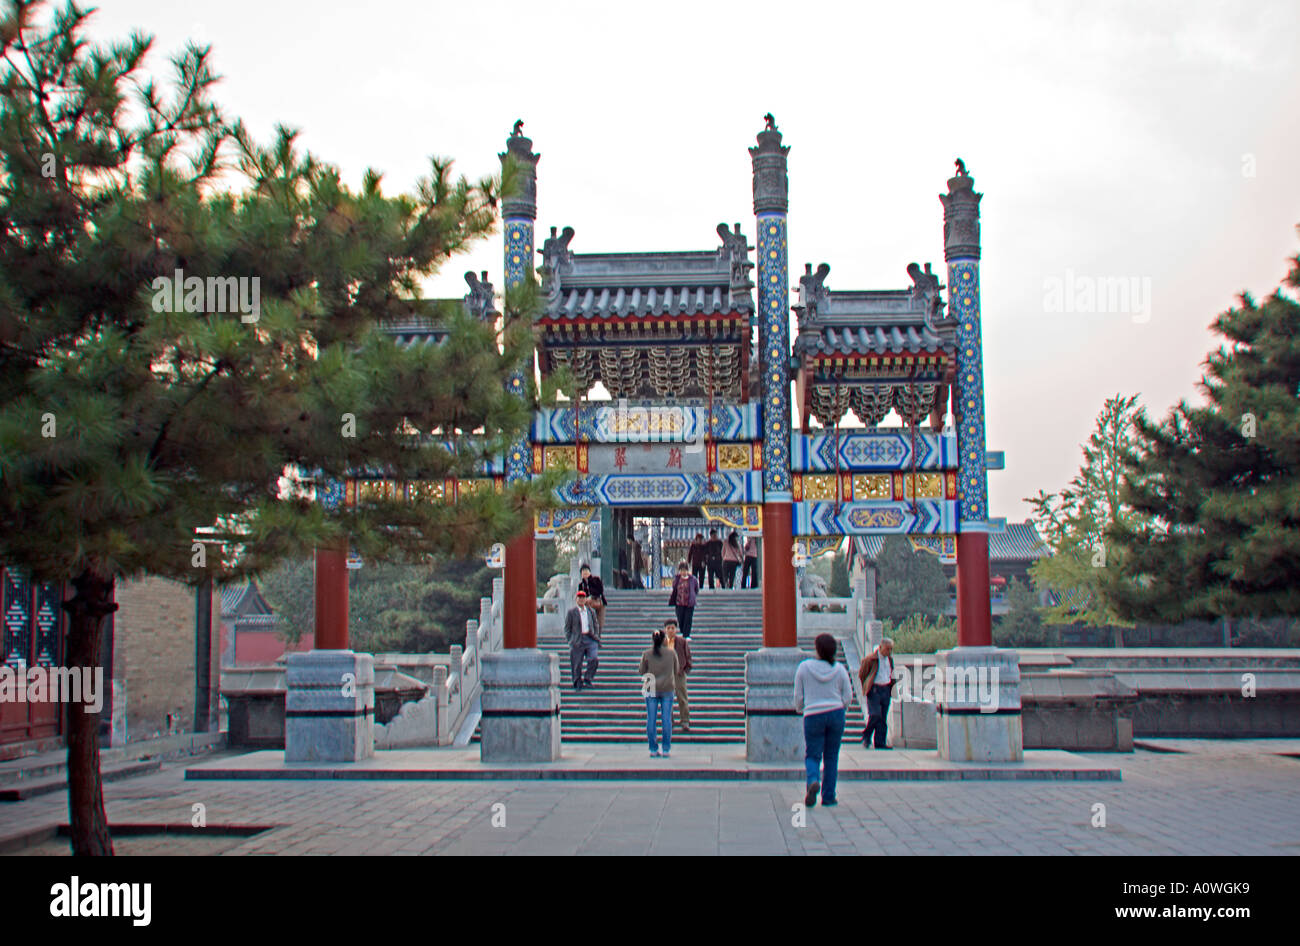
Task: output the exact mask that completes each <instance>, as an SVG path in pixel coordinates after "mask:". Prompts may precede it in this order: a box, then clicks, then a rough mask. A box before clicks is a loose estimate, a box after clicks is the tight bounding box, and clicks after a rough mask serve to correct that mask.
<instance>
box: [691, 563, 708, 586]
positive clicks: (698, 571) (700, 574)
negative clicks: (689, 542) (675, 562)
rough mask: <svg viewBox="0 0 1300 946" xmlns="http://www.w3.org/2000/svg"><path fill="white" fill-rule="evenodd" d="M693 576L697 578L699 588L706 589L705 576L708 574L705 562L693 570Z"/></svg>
mask: <svg viewBox="0 0 1300 946" xmlns="http://www.w3.org/2000/svg"><path fill="white" fill-rule="evenodd" d="M691 574H692V575H694V576H695V581H696V582H697V583H698V584H699V586H700V587H701V588H703V587H704V577H705V574H706V570H705V568H704V563H703V562H700V564H698V565H696V566H695V568H693V569H692V570H691Z"/></svg>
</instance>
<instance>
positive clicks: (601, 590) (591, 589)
mask: <svg viewBox="0 0 1300 946" xmlns="http://www.w3.org/2000/svg"><path fill="white" fill-rule="evenodd" d="M578 577H579V580H578V590H579V591H585V592H586V593H587V598H588V600H589V601H590V602H591V606H592V607H593V608H594V609H595V610H596V621H597V622H598V623H599V624H600V626H601V627H604V626H605V605H606V604H608V603H609V602H608V601H606V600H605V585H604V583H603V582H602V581H601V580H600V579H599V578H597V577H596V576H595V575H593V574H592V573H591V566H590V565H588V564H587V563H586V562H583V563H582V566H581V567H580V568H579V569H578Z"/></svg>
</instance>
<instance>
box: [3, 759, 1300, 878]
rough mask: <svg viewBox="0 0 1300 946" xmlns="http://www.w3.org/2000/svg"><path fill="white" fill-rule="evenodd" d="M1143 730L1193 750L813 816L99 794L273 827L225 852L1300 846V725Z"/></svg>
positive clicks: (895, 785)
mask: <svg viewBox="0 0 1300 946" xmlns="http://www.w3.org/2000/svg"><path fill="white" fill-rule="evenodd" d="M1148 744H1150V745H1157V746H1160V747H1162V748H1177V749H1179V750H1181V751H1179V752H1154V751H1146V750H1139V751H1138V752H1136V753H1134V754H1132V755H1127V754H1097V755H1093V756H1084V757H1083V758H1086V759H1089V760H1091V761H1092V762H1094V763H1097V764H1100V765H1105V766H1115V765H1118V767H1119V768H1120V769H1121V770H1122V773H1123V778H1122V781H1095V782H1079V781H1050V782H1032V781H1030V782H989V781H963V782H953V781H946V782H945V781H937V782H907V781H847V782H844V783H842V784H841V788H840V792H839V795H840V805H839V806H838V807H837V808H834V809H829V810H828V809H823V808H820V807H818V808H814V809H812V810H811V811H809V812H807V819H806V824H805V825H804V826H802V827H796V826H795V825H794V824H793V821H794V818H795V815H794V812H793V811H792V806H793V805H795V804H797V803H799V802H800V801H801V800H802V798H801V796H802V787H801V786H800V785H798V784H797V783H796V784H786V783H780V782H761V781H759V782H754V781H749V782H721V781H713V782H710V781H703V780H700V781H686V782H680V781H679V782H663V781H661V782H644V781H641V782H633V781H540V782H539V781H531V782H523V781H486V782H485V781H472V782H471V781H406V782H403V781H333V780H332V781H279V780H276V781H192V780H191V781H186V780H185V777H184V767H183V766H180V765H169V766H166V767H165V768H164V769H163V770H162V771H161V772H159V773H157V774H153V775H148V776H142V777H138V778H133V779H129V780H125V781H121V782H114V783H110V784H108V785H106V786H105V796H106V798H107V803H108V813H109V817H110V819H111V820H112V821H114V822H117V823H130V824H148V823H153V824H174V825H186V826H187V825H189V823H190V821H191V818H192V817H193V805H194V804H196V803H201V804H203V805H204V806H205V808H206V816H207V823H208V825H209V826H210V827H214V828H215V827H217V826H223V825H269V826H274V827H272V828H271V829H270V830H267V831H265V832H263V833H261V834H259V835H256V836H254V837H251V838H246V839H239V838H232V839H230V840H231V841H232V842H233V843H232V844H231V845H230V846H229V847H225V848H224V852H225V853H230V854H828V853H829V854H883V853H890V854H1118V855H1142V854H1159V855H1195V854H1202V855H1206V854H1209V855H1215V854H1275V855H1294V854H1300V757H1297V756H1300V740H1249V741H1236V742H1227V741H1197V740H1150V741H1148ZM1283 753H1292V754H1293V755H1290V756H1288V755H1285V754H1283ZM234 758H237V757H236V756H233V755H232V756H229V757H227V761H228V760H231V759H234ZM1098 803H1100V804H1103V805H1105V806H1106V826H1105V827H1104V828H1097V827H1092V826H1091V821H1092V819H1093V817H1094V815H1093V806H1095V805H1097V804H1098ZM494 806H504V808H500V807H497V808H496V809H495V812H496V815H497V820H498V821H500V819H501V817H502V816H504V821H505V823H504V825H501V826H494V825H493V818H494ZM66 816H67V811H66V801H65V798H64V796H62V795H61V794H50V795H46V796H42V797H40V798H36V799H33V800H31V801H24V802H17V803H11V804H6V805H2V806H0V847H2V846H3V845H4V844H5V842H6V840H7V839H13V838H14V837H16V836H18V835H22V834H23V833H25V832H28V831H30V830H31V829H34V828H38V827H40V826H42V825H51V824H55V823H58V822H61V821H65V820H66ZM197 841H198V839H197V838H187V837H186V836H184V835H177V836H159V837H156V838H155V839H154V840H153V841H152V842H150V843H142V842H141V841H134V842H133V843H132V844H131V845H130V846H129V848H130V849H131V850H135V851H138V852H148V853H160V852H167V851H171V852H173V853H187V852H189V851H190V850H191V849H192V850H193V851H194V853H200V848H199V847H195V846H194V845H195V843H196V842H197ZM123 847H124V849H126V848H127V847H128V846H127V845H124V846H123ZM212 847H213V846H212V845H209V846H208V850H211V849H212ZM223 847H224V846H223ZM15 853H16V852H15Z"/></svg>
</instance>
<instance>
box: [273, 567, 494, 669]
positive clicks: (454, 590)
mask: <svg viewBox="0 0 1300 946" xmlns="http://www.w3.org/2000/svg"><path fill="white" fill-rule="evenodd" d="M498 574H499V573H498V572H496V571H494V570H492V569H489V568H488V567H487V566H486V564H485V563H484V561H483V559H478V558H474V559H460V560H447V561H438V562H436V563H433V564H414V565H411V564H402V563H385V562H373V563H372V562H366V563H364V564H363V565H362V567H361V568H358V569H354V570H350V571H349V572H348V630H349V636H350V639H351V643H352V646H353V648H354V649H356V650H359V651H368V652H372V653H383V652H398V653H407V654H427V653H446V652H447V649H448V647H450V646H451V645H452V644H464V642H465V622H466V621H468V620H470V619H472V618H473V619H477V618H478V616H479V602H480V599H481V598H487V597H491V595H492V579H493V578H494V577H496V576H497V575H498ZM258 584H259V587H260V588H261V589H262V594H263V595H264V596H265V597H266V600H267V602H268V603H269V604H270V605H271V606H272V607H273V608H275V612H276V618H277V630H278V631H279V633H280V636H281V637H283V638H284V639H285V640H286V641H288V642H291V643H294V642H297V641H299V640H301V639H302V637H303V635H304V634H309V633H311V632H312V631H313V630H314V620H315V600H314V592H313V584H312V562H311V560H310V559H298V560H291V561H286V562H283V563H281V564H280V565H278V566H277V567H275V568H273V569H271V570H270V571H268V572H266V573H265V574H264V575H263V576H262V577H261V578H260V579H259V580H258Z"/></svg>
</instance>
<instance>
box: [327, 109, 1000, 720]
mask: <svg viewBox="0 0 1300 946" xmlns="http://www.w3.org/2000/svg"><path fill="white" fill-rule="evenodd" d="M532 145H533V143H532V141H531V140H530V139H529V138H526V137H524V135H523V133H522V128H521V127H520V126H519V125H516V128H515V131H514V133H513V134H512V135H511V136H510V138H509V139H508V141H507V147H506V152H504V153H503V154H502V155H501V158H502V160H503V161H506V160H507V159H508V158H510V159H513V160H514V161H515V162H516V163H517V165H518V167H519V168H521V169H522V177H523V187H522V188H521V190H520V192H519V193H518V194H517V195H516V196H514V197H512V198H509V199H507V200H506V201H505V202H504V206H503V236H504V263H505V266H504V272H505V284H506V287H507V288H509V287H511V286H513V285H515V284H516V283H518V282H520V281H521V280H523V279H524V278H525V277H526V274H527V273H528V271H529V268H530V267H531V266H532V265H533V260H534V257H535V256H538V255H540V267H539V269H540V274H541V277H542V285H543V289H544V292H545V308H544V311H543V312H542V313H541V314H540V316H539V317H538V319H537V322H536V325H535V336H536V340H537V363H536V365H535V368H536V369H537V370H538V371H539V372H540V373H541V375H542V376H543V377H546V376H548V375H550V374H552V373H553V372H555V371H556V370H557V369H560V368H563V369H564V370H565V371H566V373H567V374H568V376H569V377H570V378H571V379H572V382H571V384H570V385H569V389H568V390H566V391H565V392H564V393H565V394H566V395H567V396H568V398H569V399H570V400H569V402H568V403H567V404H564V405H562V406H557V407H554V408H547V409H543V410H540V411H539V412H537V414H536V415H535V416H534V419H533V423H532V425H531V429H530V431H529V433H528V434H527V435H526V436H525V437H523V438H521V440H520V441H519V442H518V443H516V444H515V445H514V447H512V448H511V449H510V450H508V451H507V453H506V455H505V456H504V457H502V458H500V460H499V461H498V462H495V463H493V464H491V465H490V468H488V469H485V471H484V474H485V477H491V478H493V479H496V480H498V481H500V482H509V481H512V480H515V479H518V478H525V477H530V476H534V475H536V474H538V473H540V472H542V471H544V470H546V469H548V468H550V467H553V466H558V465H562V466H564V467H566V468H568V469H571V470H576V471H577V473H578V476H577V477H576V478H575V479H573V480H572V481H570V482H569V483H568V484H567V485H565V486H564V487H562V488H561V490H560V492H559V495H558V499H559V500H560V502H561V503H562V505H563V508H562V509H561V510H559V511H558V512H555V513H551V514H547V515H546V516H545V517H542V518H540V519H539V520H538V522H537V523H536V524H535V528H534V530H531V531H530V532H528V533H526V534H524V535H520V536H518V537H516V538H515V539H514V540H512V541H511V542H509V543H508V544H507V545H506V554H505V575H504V577H505V582H504V585H505V604H504V611H505V622H504V624H505V626H504V642H505V649H506V651H507V652H512V651H519V652H522V651H531V652H535V649H536V647H537V610H536V608H537V601H536V547H535V542H536V541H537V538H538V537H539V536H541V537H545V536H547V535H550V534H552V533H554V532H555V531H556V530H558V529H563V528H564V527H566V526H567V525H570V524H572V523H574V522H579V521H585V522H590V523H592V524H593V525H594V524H595V523H596V522H597V521H602V520H604V521H602V529H601V535H602V537H604V538H605V541H606V543H608V541H609V535H610V530H609V525H608V517H609V515H610V510H617V509H619V508H620V507H626V508H642V509H644V508H648V507H649V508H655V509H663V510H664V514H665V515H673V514H674V511H675V510H681V509H682V508H683V507H687V508H692V509H700V510H702V511H703V513H704V515H705V516H707V517H708V518H710V519H716V520H717V521H718V522H719V523H722V524H725V525H729V526H730V527H733V528H737V529H739V530H740V531H743V532H746V533H749V534H754V535H761V536H762V564H761V569H762V573H763V575H764V580H763V582H762V588H763V592H762V596H763V645H764V648H793V647H794V646H795V645H796V640H797V636H796V635H797V615H796V589H795V566H794V562H793V560H792V554H793V553H794V552H795V550H796V548H797V543H796V540H799V543H801V544H802V547H803V548H804V550H805V551H806V550H808V549H810V548H811V549H815V548H816V547H819V546H821V547H824V546H825V544H826V543H828V542H832V541H836V540H838V539H839V538H840V537H843V536H846V535H848V536H862V535H888V534H901V535H910V536H916V537H922V536H923V537H926V538H927V539H928V540H930V541H933V542H936V543H937V544H938V546H939V547H941V548H955V552H956V559H957V572H958V608H957V610H958V645H959V650H961V649H964V648H979V649H985V648H990V647H991V643H992V635H991V624H992V622H991V616H990V608H989V566H988V536H987V533H988V531H989V528H990V526H989V519H988V502H987V495H988V492H987V469H988V468H989V467H990V466H991V465H993V464H992V462H991V460H990V455H989V454H988V453H987V452H986V447H985V426H984V393H983V352H982V332H981V324H980V289H979V261H980V241H979V204H980V200H981V197H982V195H981V194H978V193H976V192H975V190H974V179H973V178H972V177H970V176H969V174H968V173H967V171H966V169H965V166H964V165H963V164H962V162H960V161H958V162H957V172H956V174H955V175H954V176H953V177H951V178H949V179H948V181H947V192H946V193H943V194H941V195H940V200H941V202H942V205H943V210H944V215H943V234H944V257H945V261H946V263H947V285H946V286H945V285H943V284H941V282H940V279H939V276H938V274H936V273H933V272H932V271H931V265H930V264H929V263H927V264H925V265H924V267H922V266H921V265H919V264H917V263H911V264H910V265H907V266H906V267H905V272H906V273H907V275H908V277H909V280H910V285H907V286H905V287H904V288H898V289H886V290H866V291H862V290H835V289H831V288H830V287H829V286H828V283H827V279H828V276H829V273H830V267H829V266H828V265H827V264H825V263H823V264H821V265H820V266H818V267H817V269H816V270H814V269H813V267H812V266H811V265H807V266H805V271H804V273H803V275H802V276H801V277H800V279H799V283H798V287H797V293H798V301H797V304H796V305H795V306H794V307H793V311H794V313H795V314H796V316H797V334H796V337H795V338H794V339H793V343H792V339H791V338H790V329H789V325H790V318H789V315H790V312H791V306H790V274H789V259H788V256H789V254H788V223H789V205H788V196H787V195H788V166H787V159H788V152H789V147H788V146H785V145H783V144H782V135H781V132H780V131H779V130H778V129H777V127H776V124H775V121H774V120H772V119H771V117H770V116H769V117H768V122H767V126H766V127H765V128H764V129H763V130H762V131H761V132H759V134H758V136H757V143H756V145H755V146H753V147H751V148H750V149H749V152H750V157H751V170H752V183H753V211H754V216H755V228H756V229H755V232H756V239H755V240H754V243H753V244H752V245H751V244H750V242H749V239H748V237H747V236H746V235H745V234H744V232H743V229H742V227H741V225H740V224H739V223H736V224H732V225H730V226H729V225H726V224H719V225H718V226H717V228H716V238H715V242H714V245H713V246H712V247H710V248H706V249H702V250H687V251H667V252H653V253H645V252H635V253H628V252H602V253H580V252H576V251H575V250H574V248H573V243H574V240H575V237H576V233H575V231H574V230H573V228H571V227H564V228H563V229H560V228H558V227H551V228H550V231H549V236H548V237H547V238H546V239H544V240H543V242H542V246H541V249H540V251H538V250H537V247H536V240H535V237H536V234H535V225H536V218H537V166H538V162H539V159H540V155H538V154H537V153H535V152H534V151H533V146H532ZM900 269H904V267H903V266H902V265H901V263H900ZM468 278H469V281H470V293H469V295H467V296H466V305H467V306H468V307H469V308H470V310H471V311H475V312H478V313H479V314H480V315H482V316H483V317H490V316H492V315H494V314H495V310H494V308H493V303H492V289H491V285H490V284H489V283H488V282H487V276H486V274H484V275H483V277H482V278H481V279H479V278H477V277H472V276H471V277H468ZM945 290H946V298H945ZM523 370H526V368H525V369H521V372H520V373H519V374H518V375H517V376H516V377H515V378H514V379H513V380H512V381H511V384H512V386H513V387H515V388H517V389H518V390H519V392H520V393H522V392H523V390H524V388H525V385H524V374H523ZM598 384H599V385H600V386H603V388H604V389H605V390H606V391H608V392H609V395H610V396H611V398H612V400H603V401H593V400H591V397H590V395H591V392H592V391H593V389H594V388H595V387H596V385H598ZM792 389H793V392H792ZM849 413H852V414H853V415H855V416H856V418H857V420H858V421H859V423H860V424H861V425H863V426H851V427H845V426H843V422H844V421H845V419H846V418H847V416H848V415H849ZM887 416H891V417H892V416H896V417H897V418H898V419H899V420H901V426H893V425H883V424H882V422H884V421H885V419H886V417H887ZM812 420H816V421H817V422H818V424H819V425H820V426H819V427H814V426H812V423H811V421H812ZM483 485H486V484H483ZM470 486H473V484H470ZM375 488H383V489H389V488H392V489H408V490H409V487H404V486H403V485H402V484H391V485H389V486H377V485H376V484H373V483H370V484H367V483H349V484H347V486H346V496H347V501H352V499H353V497H355V496H358V495H359V494H360V493H361V492H363V491H364V490H366V489H375ZM462 488H466V487H465V485H464V484H448V485H447V487H446V491H444V492H443V493H442V494H440V496H439V497H436V498H439V499H441V500H443V501H447V500H451V499H453V498H454V493H455V492H456V491H457V490H459V489H462ZM606 551H607V552H608V551H609V550H608V549H606ZM325 554H328V555H334V556H337V555H338V554H340V553H339V552H337V551H335V552H330V553H325ZM602 561H604V559H602ZM318 573H319V574H329V572H328V570H320V571H318ZM321 592H322V589H320V588H318V601H319V599H320V597H321ZM343 594H344V595H346V592H345V591H344V592H343ZM326 597H328V592H326ZM331 613H337V609H335V611H334V612H331V611H330V609H328V608H321V607H319V605H318V611H317V614H318V621H320V620H322V618H321V615H322V614H324V615H325V618H324V620H330V618H329V615H330V614H331ZM343 613H344V614H346V604H344V610H343ZM341 635H342V636H341V637H340V633H339V628H337V627H335V628H334V629H333V632H330V631H328V630H327V632H326V634H325V636H324V637H322V634H321V630H320V628H318V633H317V639H318V640H330V641H338V640H340V639H341V640H342V642H343V646H346V628H343V629H342V632H341ZM334 646H339V645H338V644H337V643H335V644H334ZM520 656H521V657H522V654H521V655H520ZM978 659H980V660H983V659H985V658H984V657H979V658H978ZM1001 659H1006V658H1001ZM1016 680H1018V674H1017V675H1016ZM1015 694H1016V695H1015V706H1014V710H1013V711H1014V713H1015V714H1017V716H1016V721H1017V724H1018V712H1019V699H1018V686H1017V688H1016V690H1015ZM968 711H971V710H970V708H969V707H966V708H954V709H953V712H968ZM556 712H558V707H557V709H556ZM1016 729H1017V732H1018V725H1017V726H1016Z"/></svg>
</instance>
